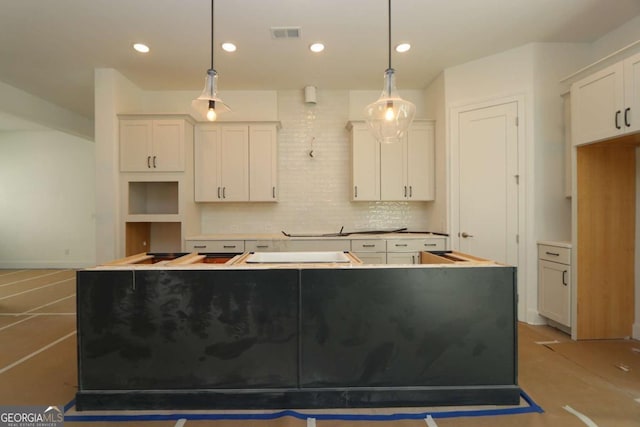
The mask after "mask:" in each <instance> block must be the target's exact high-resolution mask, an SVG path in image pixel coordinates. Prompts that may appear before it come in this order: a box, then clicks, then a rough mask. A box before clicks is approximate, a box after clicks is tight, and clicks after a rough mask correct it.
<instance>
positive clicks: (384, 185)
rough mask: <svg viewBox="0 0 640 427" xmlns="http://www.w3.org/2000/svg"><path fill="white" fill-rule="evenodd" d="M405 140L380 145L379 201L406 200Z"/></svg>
mask: <svg viewBox="0 0 640 427" xmlns="http://www.w3.org/2000/svg"><path fill="white" fill-rule="evenodd" d="M408 196H409V189H408V187H407V138H406V136H405V137H404V138H402V139H401V140H400V141H399V142H394V143H391V144H384V143H382V144H380V199H381V200H389V201H393V200H406V199H407V197H408Z"/></svg>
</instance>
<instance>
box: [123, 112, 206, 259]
mask: <svg viewBox="0 0 640 427" xmlns="http://www.w3.org/2000/svg"><path fill="white" fill-rule="evenodd" d="M119 122H120V132H119V143H118V147H119V151H120V153H119V158H120V195H121V202H120V206H121V209H120V211H121V215H120V218H121V222H120V224H119V230H120V233H121V236H122V238H121V242H122V246H121V248H120V252H121V255H124V256H128V255H133V254H136V253H140V252H179V251H182V250H184V248H185V246H184V238H185V237H186V236H189V235H194V234H196V233H199V231H200V219H199V212H198V209H197V206H196V205H195V203H194V202H193V125H194V123H193V121H192V119H191V118H190V117H189V116H178V115H166V116H164V115H162V116H161V115H154V116H146V115H121V116H119Z"/></svg>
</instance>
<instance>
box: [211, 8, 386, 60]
mask: <svg viewBox="0 0 640 427" xmlns="http://www.w3.org/2000/svg"><path fill="white" fill-rule="evenodd" d="M213 1H214V0H211V69H212V70H213ZM389 1H391V0H389Z"/></svg>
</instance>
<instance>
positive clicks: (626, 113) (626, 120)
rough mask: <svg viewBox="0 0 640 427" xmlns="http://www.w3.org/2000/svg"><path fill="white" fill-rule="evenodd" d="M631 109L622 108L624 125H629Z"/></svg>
mask: <svg viewBox="0 0 640 427" xmlns="http://www.w3.org/2000/svg"><path fill="white" fill-rule="evenodd" d="M630 111H631V108H629V107H627V108H625V109H624V125H625V126H626V127H631V123H629V112H630Z"/></svg>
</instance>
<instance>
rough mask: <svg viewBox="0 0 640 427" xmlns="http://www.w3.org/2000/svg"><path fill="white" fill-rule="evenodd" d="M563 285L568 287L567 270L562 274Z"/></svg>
mask: <svg viewBox="0 0 640 427" xmlns="http://www.w3.org/2000/svg"><path fill="white" fill-rule="evenodd" d="M562 284H563V285H565V286H567V285H568V283H567V270H564V271H563V272H562Z"/></svg>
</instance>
